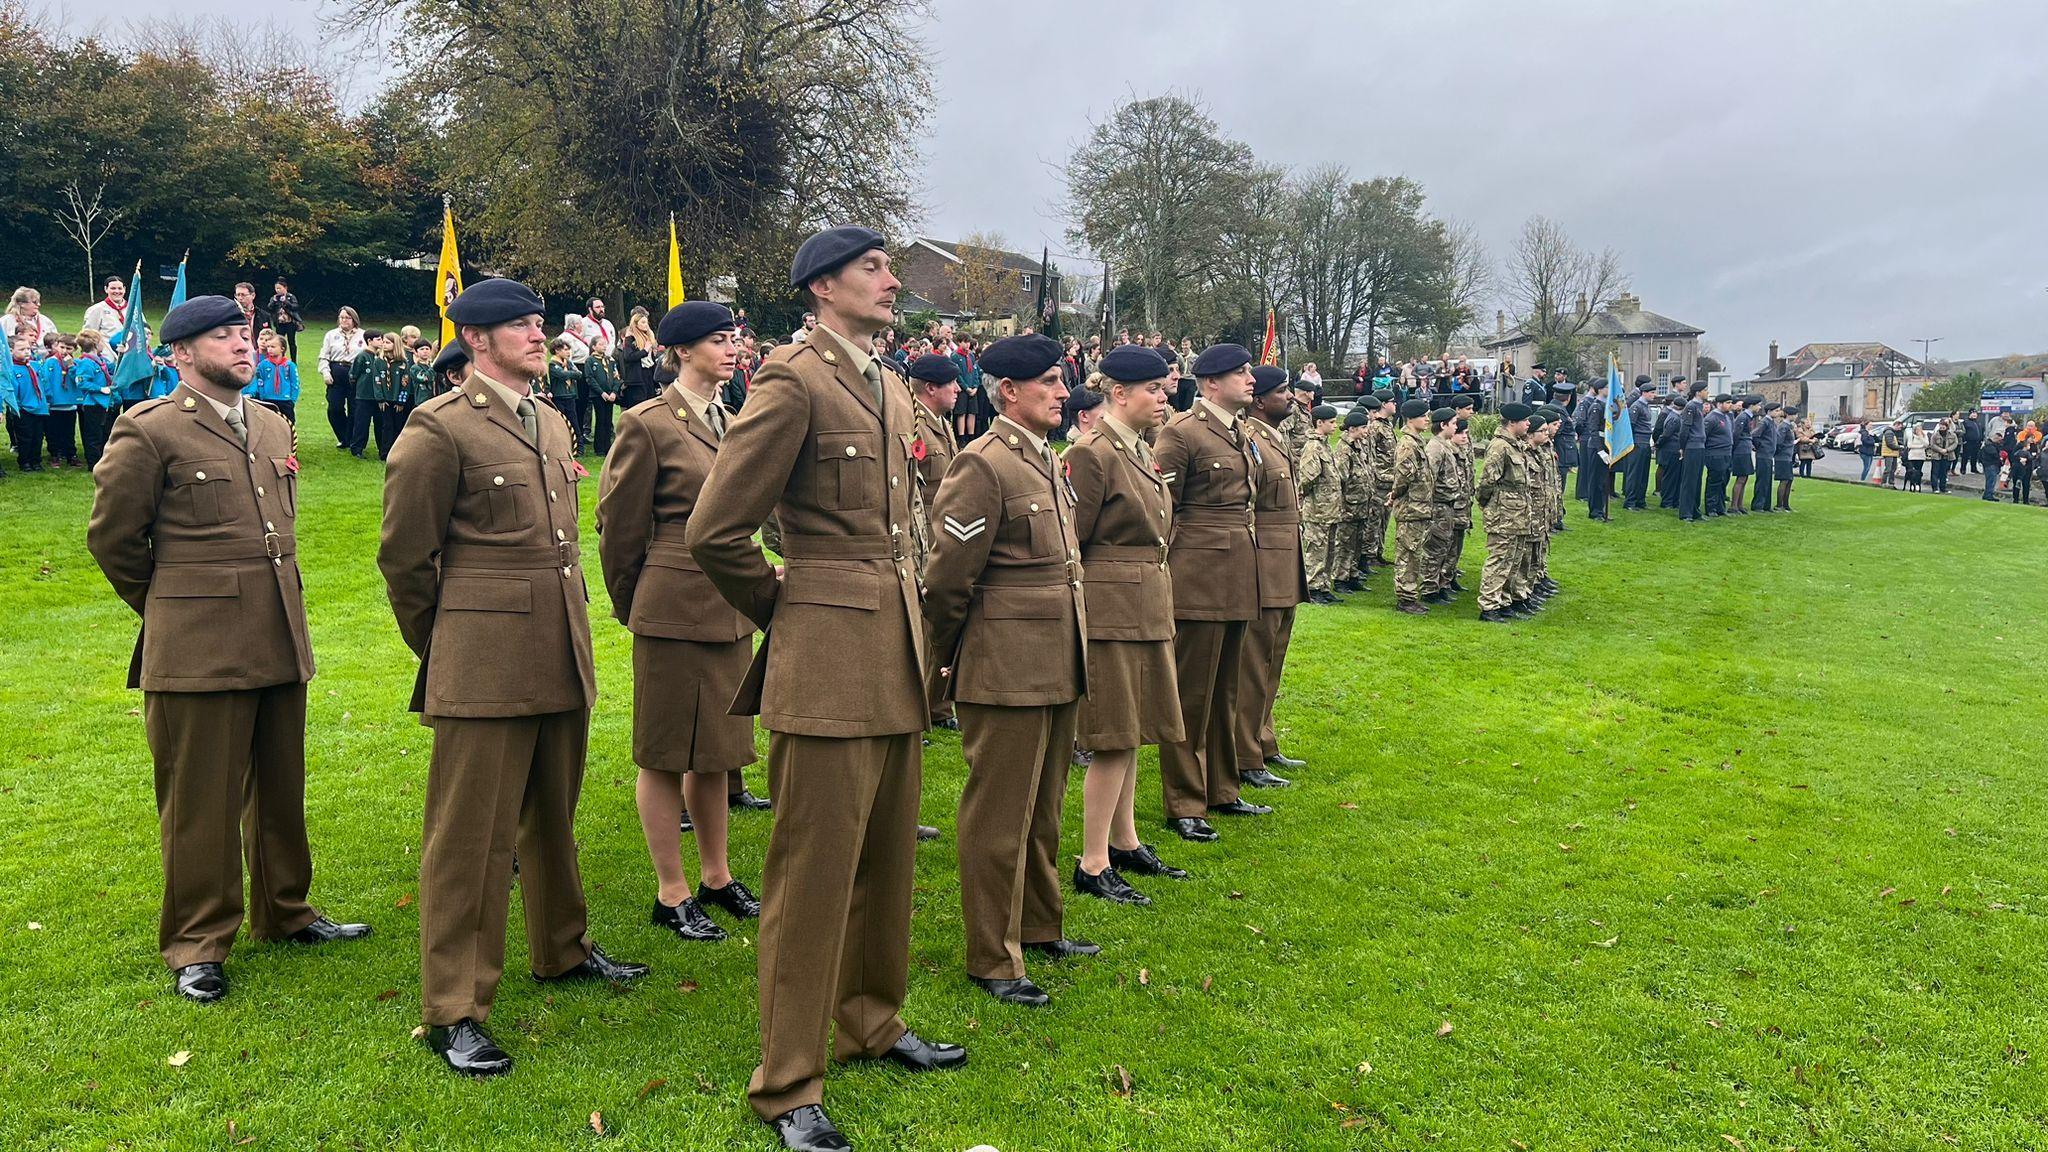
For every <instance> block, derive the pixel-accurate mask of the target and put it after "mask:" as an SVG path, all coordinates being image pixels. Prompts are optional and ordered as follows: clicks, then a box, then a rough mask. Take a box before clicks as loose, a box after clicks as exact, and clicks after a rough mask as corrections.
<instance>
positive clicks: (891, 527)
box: [889, 524, 903, 536]
mask: <svg viewBox="0 0 2048 1152" xmlns="http://www.w3.org/2000/svg"><path fill="white" fill-rule="evenodd" d="M902 531H903V529H901V528H898V527H897V526H896V525H894V524H891V525H889V535H891V536H895V535H897V534H899V533H901V532H902Z"/></svg>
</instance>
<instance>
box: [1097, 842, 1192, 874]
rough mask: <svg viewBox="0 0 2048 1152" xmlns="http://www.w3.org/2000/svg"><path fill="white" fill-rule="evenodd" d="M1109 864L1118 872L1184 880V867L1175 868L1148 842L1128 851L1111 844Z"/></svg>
mask: <svg viewBox="0 0 2048 1152" xmlns="http://www.w3.org/2000/svg"><path fill="white" fill-rule="evenodd" d="M1109 866H1110V867H1111V868H1114V869H1116V870H1117V871H1118V872H1119V873H1122V872H1135V873H1137V874H1138V875H1140V876H1164V877H1166V878H1167V879H1168V880H1185V879H1187V878H1188V874H1187V872H1186V871H1185V870H1184V869H1180V868H1175V867H1174V866H1173V865H1171V864H1168V863H1167V862H1166V861H1164V860H1161V859H1160V858H1159V854H1158V853H1157V852H1154V851H1152V846H1151V845H1150V844H1140V845H1138V846H1137V847H1136V848H1132V849H1130V850H1128V851H1126V850H1125V849H1122V848H1119V847H1117V846H1116V845H1114V844H1112V845H1110V846H1109Z"/></svg>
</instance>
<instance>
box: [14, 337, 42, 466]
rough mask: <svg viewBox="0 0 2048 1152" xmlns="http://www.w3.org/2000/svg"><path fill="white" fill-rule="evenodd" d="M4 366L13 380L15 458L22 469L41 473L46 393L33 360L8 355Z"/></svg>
mask: <svg viewBox="0 0 2048 1152" xmlns="http://www.w3.org/2000/svg"><path fill="white" fill-rule="evenodd" d="M7 368H8V371H9V374H10V375H11V376H12V377H13V381H14V415H13V417H12V418H11V419H12V425H13V429H14V459H15V462H16V463H17V464H19V465H20V466H21V470H22V471H23V472H40V471H42V470H43V421H45V420H47V419H48V418H49V415H50V400H49V394H48V392H47V391H46V390H45V388H44V387H43V381H42V376H41V374H40V373H39V372H38V371H37V368H36V364H35V362H34V361H29V362H27V363H23V362H21V361H17V360H15V359H13V358H12V357H10V358H9V359H8V361H7Z"/></svg>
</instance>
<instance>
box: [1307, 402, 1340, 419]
mask: <svg viewBox="0 0 2048 1152" xmlns="http://www.w3.org/2000/svg"><path fill="white" fill-rule="evenodd" d="M1308 417H1309V419H1311V420H1335V419H1336V418H1337V410H1336V409H1335V408H1333V407H1331V406H1330V405H1328V404H1318V405H1316V406H1315V407H1314V408H1311V409H1309V413H1308Z"/></svg>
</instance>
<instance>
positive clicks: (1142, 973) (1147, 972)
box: [1138, 968, 1152, 984]
mask: <svg viewBox="0 0 2048 1152" xmlns="http://www.w3.org/2000/svg"><path fill="white" fill-rule="evenodd" d="M1138 983H1140V984H1150V983H1152V970H1151V969H1150V968H1140V969H1138Z"/></svg>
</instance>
